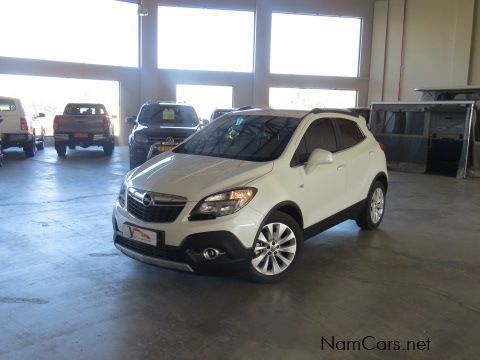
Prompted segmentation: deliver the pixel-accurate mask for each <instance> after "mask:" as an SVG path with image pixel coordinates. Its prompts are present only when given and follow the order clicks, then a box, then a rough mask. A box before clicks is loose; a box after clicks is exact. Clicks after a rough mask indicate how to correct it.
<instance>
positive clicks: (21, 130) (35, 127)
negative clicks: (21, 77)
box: [0, 96, 45, 157]
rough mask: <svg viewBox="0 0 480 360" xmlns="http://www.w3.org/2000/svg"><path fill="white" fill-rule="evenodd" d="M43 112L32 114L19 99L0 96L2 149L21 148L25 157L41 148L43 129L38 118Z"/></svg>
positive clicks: (43, 135) (30, 155) (32, 154)
mask: <svg viewBox="0 0 480 360" xmlns="http://www.w3.org/2000/svg"><path fill="white" fill-rule="evenodd" d="M44 116H45V114H42V113H40V114H37V115H33V113H32V111H31V110H30V109H29V108H28V106H26V105H25V104H22V102H21V101H20V99H16V98H11V97H3V96H0V123H1V124H0V137H1V140H2V141H1V142H2V147H3V149H7V148H9V147H20V148H23V151H24V152H25V155H26V156H27V157H33V156H34V155H35V152H36V151H37V149H38V150H42V149H43V140H44V137H45V130H44V128H43V125H42V123H41V121H40V118H42V117H44Z"/></svg>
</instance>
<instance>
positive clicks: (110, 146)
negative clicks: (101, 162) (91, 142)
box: [103, 141, 115, 156]
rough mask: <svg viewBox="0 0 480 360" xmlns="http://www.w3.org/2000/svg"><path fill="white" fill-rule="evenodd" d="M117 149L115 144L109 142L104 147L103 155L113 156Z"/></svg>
mask: <svg viewBox="0 0 480 360" xmlns="http://www.w3.org/2000/svg"><path fill="white" fill-rule="evenodd" d="M114 148H115V144H114V142H113V141H112V142H109V143H106V144H104V145H103V153H104V154H105V156H112V153H113V149H114Z"/></svg>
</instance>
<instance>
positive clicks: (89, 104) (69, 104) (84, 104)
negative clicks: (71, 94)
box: [67, 103, 104, 106]
mask: <svg viewBox="0 0 480 360" xmlns="http://www.w3.org/2000/svg"><path fill="white" fill-rule="evenodd" d="M67 106H104V105H103V104H100V103H68V104H67Z"/></svg>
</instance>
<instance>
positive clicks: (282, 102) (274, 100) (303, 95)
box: [270, 88, 357, 110]
mask: <svg viewBox="0 0 480 360" xmlns="http://www.w3.org/2000/svg"><path fill="white" fill-rule="evenodd" d="M356 103H357V91H356V90H329V89H296V88H270V106H271V107H274V108H277V109H298V110H311V109H313V108H324V107H328V108H330V107H331V108H351V107H355V106H356Z"/></svg>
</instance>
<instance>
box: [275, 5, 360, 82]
mask: <svg viewBox="0 0 480 360" xmlns="http://www.w3.org/2000/svg"><path fill="white" fill-rule="evenodd" d="M361 28H362V20H361V19H358V18H343V17H333V16H317V15H292V14H273V15H272V44H271V61H270V71H271V72H272V73H278V74H297V75H321V76H345V77H356V76H358V65H359V58H360V56H359V54H360V34H361Z"/></svg>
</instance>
